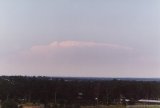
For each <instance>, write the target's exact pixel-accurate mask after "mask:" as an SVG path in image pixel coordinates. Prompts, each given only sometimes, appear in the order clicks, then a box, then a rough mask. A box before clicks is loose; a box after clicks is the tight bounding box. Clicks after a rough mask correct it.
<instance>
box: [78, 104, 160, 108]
mask: <svg viewBox="0 0 160 108" xmlns="http://www.w3.org/2000/svg"><path fill="white" fill-rule="evenodd" d="M81 108H160V105H128V106H121V105H110V106H104V105H99V106H82V107H81Z"/></svg>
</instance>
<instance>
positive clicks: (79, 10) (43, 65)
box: [0, 0, 160, 77]
mask: <svg viewBox="0 0 160 108" xmlns="http://www.w3.org/2000/svg"><path fill="white" fill-rule="evenodd" d="M0 75H46V76H85V77H90V76H91V77H160V0H0Z"/></svg>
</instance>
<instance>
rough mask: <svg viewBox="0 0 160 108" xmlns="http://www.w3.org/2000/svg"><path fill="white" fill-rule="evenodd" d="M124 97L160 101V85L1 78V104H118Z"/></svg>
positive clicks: (111, 80)
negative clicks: (15, 102) (9, 102)
mask: <svg viewBox="0 0 160 108" xmlns="http://www.w3.org/2000/svg"><path fill="white" fill-rule="evenodd" d="M120 98H126V99H130V100H135V101H136V100H138V99H159V98H160V82H159V81H133V80H118V79H110V80H94V79H92V80H89V79H88V80H83V79H76V78H75V79H65V78H52V77H27V76H0V100H1V101H5V100H7V99H14V100H16V101H17V102H35V103H36V102H39V103H44V104H47V103H49V102H50V103H51V102H52V103H60V104H70V103H81V104H85V105H86V104H88V105H89V104H96V102H99V103H102V104H115V103H116V102H118V101H119V100H120Z"/></svg>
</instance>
